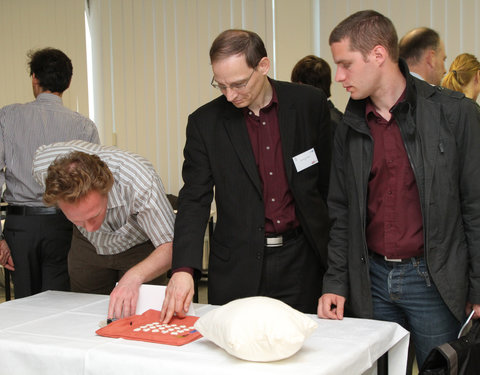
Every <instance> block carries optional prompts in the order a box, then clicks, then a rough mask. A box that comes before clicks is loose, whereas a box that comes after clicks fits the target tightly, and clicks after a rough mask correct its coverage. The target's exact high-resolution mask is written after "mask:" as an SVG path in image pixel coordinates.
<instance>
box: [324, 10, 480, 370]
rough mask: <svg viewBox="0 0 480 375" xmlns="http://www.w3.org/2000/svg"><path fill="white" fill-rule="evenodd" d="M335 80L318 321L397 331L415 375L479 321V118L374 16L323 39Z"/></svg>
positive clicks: (350, 21) (360, 17)
mask: <svg viewBox="0 0 480 375" xmlns="http://www.w3.org/2000/svg"><path fill="white" fill-rule="evenodd" d="M329 43H330V47H331V50H332V54H333V59H334V61H335V63H336V64H337V72H336V77H335V79H336V81H338V82H340V83H342V85H343V86H344V87H345V88H346V90H347V91H348V92H350V94H351V98H350V101H349V103H348V105H347V108H346V111H345V114H344V118H343V123H342V124H341V126H339V128H338V129H337V131H336V134H335V141H334V151H333V165H332V174H331V179H330V190H329V197H328V205H329V212H330V216H331V217H332V219H333V227H332V230H331V233H330V243H329V249H328V250H329V259H328V261H329V266H328V271H327V272H326V274H325V277H324V285H323V292H324V294H323V296H322V297H321V298H320V300H319V306H318V315H319V316H320V317H323V318H331V319H342V318H343V314H344V307H345V308H346V309H347V311H349V313H351V314H353V315H354V316H357V317H364V318H374V319H379V320H387V321H394V322H397V323H399V324H401V325H402V326H404V327H406V328H407V329H408V330H410V331H411V334H412V339H413V342H414V345H415V349H416V356H417V362H418V364H419V366H421V364H422V363H423V361H424V359H425V357H426V356H427V354H428V352H429V351H430V350H431V349H432V348H433V347H435V346H437V345H440V344H442V343H444V342H447V341H449V340H452V339H454V338H455V337H456V335H457V333H458V330H459V328H460V322H461V321H462V320H463V319H464V317H465V313H466V312H467V313H468V312H470V311H471V310H472V309H474V310H475V317H478V316H480V148H479V147H478V145H479V144H480V114H479V111H477V109H476V108H475V104H474V103H473V102H472V101H471V100H469V99H466V98H465V97H464V96H463V95H461V94H458V93H456V92H452V91H449V90H444V89H441V88H438V87H433V86H430V85H429V84H427V83H425V82H422V81H420V80H418V79H416V78H414V77H412V76H411V75H410V74H409V73H408V68H407V65H406V64H405V62H404V61H403V60H400V61H399V58H398V45H397V44H398V43H397V34H396V31H395V28H394V26H393V24H392V22H391V21H390V20H389V19H388V18H386V17H384V16H383V15H381V14H379V13H377V12H374V11H361V12H358V13H355V14H353V15H352V16H350V17H348V18H347V19H345V20H344V21H342V22H341V23H340V24H339V25H338V26H337V27H336V28H335V29H334V30H333V31H332V33H331V35H330V40H329Z"/></svg>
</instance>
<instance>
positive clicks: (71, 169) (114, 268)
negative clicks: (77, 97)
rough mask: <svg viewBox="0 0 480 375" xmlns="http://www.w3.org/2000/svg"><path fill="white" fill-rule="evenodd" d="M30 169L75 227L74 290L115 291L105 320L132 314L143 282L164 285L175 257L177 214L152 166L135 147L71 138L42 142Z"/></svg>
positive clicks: (46, 195)
mask: <svg viewBox="0 0 480 375" xmlns="http://www.w3.org/2000/svg"><path fill="white" fill-rule="evenodd" d="M33 173H34V176H35V179H36V181H37V182H38V183H39V184H40V185H42V186H43V187H44V188H45V192H44V194H43V200H44V202H45V203H46V204H47V205H48V206H55V207H58V208H60V210H61V211H62V212H63V213H64V214H65V216H66V217H67V218H68V219H69V220H70V221H71V222H72V223H73V224H74V225H75V227H74V231H73V238H72V246H71V249H70V253H69V254H68V271H69V273H70V279H71V285H72V291H74V292H81V293H98V294H110V303H109V308H108V318H121V317H127V316H130V315H132V314H135V310H136V304H137V300H138V293H139V288H140V285H141V284H143V283H146V282H149V283H150V284H166V274H165V273H166V272H167V271H168V270H169V269H170V264H171V259H172V238H173V222H174V213H173V209H172V206H171V205H170V203H169V202H168V199H167V197H166V194H165V191H164V188H163V184H162V181H161V179H160V177H159V176H158V174H157V173H156V172H155V169H154V167H153V165H152V164H151V163H150V162H149V161H147V160H146V159H144V158H143V157H141V156H140V155H137V154H133V153H131V152H127V151H122V150H119V149H117V148H114V147H106V146H99V145H95V144H91V143H87V142H83V141H72V142H60V143H55V144H51V145H46V146H42V147H40V148H39V149H38V150H37V152H36V153H35V158H34V161H33ZM117 282H118V284H116V283H117Z"/></svg>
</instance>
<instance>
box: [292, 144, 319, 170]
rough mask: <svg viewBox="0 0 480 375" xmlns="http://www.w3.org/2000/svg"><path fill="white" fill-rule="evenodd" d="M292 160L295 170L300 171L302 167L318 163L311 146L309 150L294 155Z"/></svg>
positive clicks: (305, 167)
mask: <svg viewBox="0 0 480 375" xmlns="http://www.w3.org/2000/svg"><path fill="white" fill-rule="evenodd" d="M293 162H294V163H295V168H296V169H297V172H301V171H303V170H304V169H307V168H308V167H311V166H312V165H315V164H317V163H318V159H317V154H315V150H314V149H313V148H311V149H310V150H307V151H305V152H302V153H301V154H298V155H297V156H294V157H293Z"/></svg>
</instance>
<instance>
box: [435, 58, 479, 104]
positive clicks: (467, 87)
mask: <svg viewBox="0 0 480 375" xmlns="http://www.w3.org/2000/svg"><path fill="white" fill-rule="evenodd" d="M442 86H443V87H446V88H447V89H450V90H455V91H460V92H463V93H464V94H465V96H466V97H467V98H470V99H473V100H474V101H476V100H477V98H478V94H479V93H480V62H478V59H477V58H476V57H475V56H473V55H471V54H470V53H462V54H460V55H458V56H457V57H456V58H455V60H453V62H452V65H450V69H449V70H448V73H447V74H446V75H445V77H443V80H442Z"/></svg>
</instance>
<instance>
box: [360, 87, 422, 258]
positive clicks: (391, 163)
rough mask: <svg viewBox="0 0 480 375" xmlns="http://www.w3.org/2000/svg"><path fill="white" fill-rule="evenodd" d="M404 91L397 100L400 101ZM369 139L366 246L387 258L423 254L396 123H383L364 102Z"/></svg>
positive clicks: (416, 199) (414, 193)
mask: <svg viewBox="0 0 480 375" xmlns="http://www.w3.org/2000/svg"><path fill="white" fill-rule="evenodd" d="M404 97H405V92H404V93H403V94H402V96H401V97H400V98H399V100H398V101H397V103H398V102H401V101H402V100H403V99H404ZM365 116H366V120H367V124H368V127H369V128H370V132H371V134H372V137H373V143H374V150H373V162H372V169H371V171H370V177H369V182H368V199H367V208H368V216H367V233H366V237H367V245H368V248H369V250H370V251H373V252H375V253H378V254H381V255H385V256H387V257H388V258H400V259H404V258H408V257H413V256H419V255H422V254H423V243H424V242H423V223H422V213H421V208H420V196H419V193H418V187H417V183H416V181H415V176H414V174H413V170H412V167H411V165H410V162H409V160H408V155H407V152H406V150H405V145H404V143H403V140H402V136H401V134H400V128H399V127H398V124H397V122H396V121H395V119H394V118H393V116H392V117H391V119H390V121H386V120H385V119H384V118H383V117H382V116H380V114H378V112H377V111H376V110H375V107H374V105H373V103H372V102H371V101H370V100H368V102H367V106H366V109H365Z"/></svg>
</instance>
